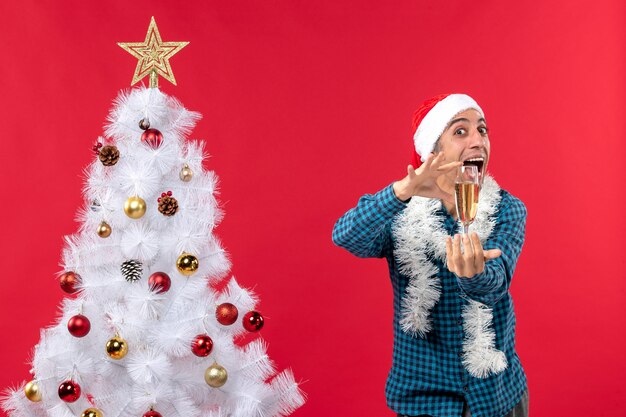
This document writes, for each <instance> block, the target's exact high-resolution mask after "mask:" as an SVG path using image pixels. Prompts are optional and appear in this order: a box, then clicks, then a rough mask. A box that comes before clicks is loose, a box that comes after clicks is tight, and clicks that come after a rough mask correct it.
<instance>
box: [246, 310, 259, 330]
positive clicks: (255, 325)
mask: <svg viewBox="0 0 626 417" xmlns="http://www.w3.org/2000/svg"><path fill="white" fill-rule="evenodd" d="M243 328H244V329H246V330H247V331H249V332H258V331H259V330H261V329H262V328H263V316H262V315H261V313H259V312H258V311H249V312H247V313H246V314H245V315H244V316H243Z"/></svg>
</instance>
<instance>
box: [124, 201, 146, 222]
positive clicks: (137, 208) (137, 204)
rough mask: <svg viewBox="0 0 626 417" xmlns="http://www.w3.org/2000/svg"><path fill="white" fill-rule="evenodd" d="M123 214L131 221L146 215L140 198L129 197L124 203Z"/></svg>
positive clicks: (143, 203)
mask: <svg viewBox="0 0 626 417" xmlns="http://www.w3.org/2000/svg"><path fill="white" fill-rule="evenodd" d="M124 213H126V215H127V216H128V217H130V218H131V219H140V218H142V217H143V215H144V214H146V202H145V201H144V200H143V199H142V198H141V197H137V196H134V197H129V198H128V199H127V200H126V202H125V203H124Z"/></svg>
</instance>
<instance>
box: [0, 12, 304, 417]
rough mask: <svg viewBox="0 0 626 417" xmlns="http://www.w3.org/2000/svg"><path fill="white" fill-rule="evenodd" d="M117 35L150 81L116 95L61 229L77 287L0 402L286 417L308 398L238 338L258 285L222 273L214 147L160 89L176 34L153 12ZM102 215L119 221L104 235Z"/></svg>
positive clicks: (43, 410) (60, 414) (64, 284)
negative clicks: (69, 219) (23, 375)
mask: <svg viewBox="0 0 626 417" xmlns="http://www.w3.org/2000/svg"><path fill="white" fill-rule="evenodd" d="M185 44H186V43H185ZM120 46H123V47H124V48H125V49H126V50H128V51H129V52H131V53H133V54H134V55H135V56H137V57H138V58H139V62H138V63H137V69H136V73H135V77H134V78H133V79H134V82H137V81H138V80H139V79H141V77H143V76H150V86H151V87H150V88H146V87H143V86H141V87H137V88H134V89H132V90H124V91H121V92H120V93H119V95H118V97H117V98H116V99H115V101H114V104H113V107H112V109H111V111H110V113H109V115H108V116H107V121H106V124H105V128H104V129H105V130H104V132H103V134H102V136H101V137H100V138H99V139H98V141H97V143H96V145H95V146H94V153H95V154H97V155H98V156H97V157H96V158H90V162H89V166H88V167H87V169H85V170H84V172H85V174H86V178H85V181H84V184H85V185H84V190H83V201H85V202H86V205H87V206H88V207H87V208H86V209H85V207H81V208H80V209H79V210H80V211H79V213H80V215H79V216H78V218H79V221H80V222H81V224H80V225H79V227H78V228H77V231H76V232H75V233H74V234H72V235H71V236H66V237H65V239H64V247H63V252H62V260H61V268H62V269H61V271H62V272H63V273H62V274H61V275H60V277H59V278H60V279H59V284H60V286H61V288H62V289H63V291H65V292H66V293H68V294H73V296H71V297H67V298H66V299H64V300H63V302H62V304H61V305H60V310H62V314H61V317H62V319H60V320H56V321H55V322H54V323H53V324H52V325H51V326H48V327H46V328H45V329H43V330H42V331H41V333H40V340H39V342H38V343H37V344H36V345H35V348H34V354H33V358H32V375H33V376H32V377H31V378H30V379H32V380H33V381H31V383H30V384H26V387H24V388H22V387H20V388H19V389H9V390H8V393H7V394H8V395H6V396H5V397H3V398H0V405H2V407H3V408H4V409H5V410H6V411H7V417H25V416H29V417H72V416H81V417H113V416H116V417H120V416H124V417H138V416H142V415H143V417H162V416H161V414H160V413H163V415H164V416H165V417H189V416H214V417H217V415H220V416H265V417H284V416H287V415H289V414H291V413H292V412H293V411H294V410H295V409H297V408H298V407H300V406H301V405H303V404H304V401H305V400H304V396H303V394H302V392H301V390H300V387H299V384H298V383H297V382H296V380H295V378H294V376H293V374H292V372H291V371H290V370H289V369H285V370H282V371H280V372H277V371H276V368H275V365H274V363H273V362H272V361H271V360H270V357H269V355H268V353H267V350H266V346H265V343H263V340H262V339H261V338H260V337H256V338H254V340H252V341H250V342H248V341H247V340H248V339H252V338H247V337H240V336H242V333H244V332H246V330H245V329H244V328H242V326H241V325H239V323H240V322H238V320H241V319H242V317H241V316H240V315H239V311H241V312H242V315H243V312H249V313H248V314H247V315H246V317H245V318H244V323H243V325H244V326H245V328H247V329H248V330H250V331H258V330H259V329H260V328H261V326H262V317H261V316H260V314H258V313H256V314H254V313H255V311H256V305H257V302H258V300H257V297H256V295H255V294H253V292H252V291H250V290H248V289H246V288H242V287H240V286H239V284H238V283H237V281H236V280H235V279H234V278H232V277H227V274H228V271H229V270H230V266H231V265H230V261H229V259H228V254H227V253H226V251H225V250H224V249H223V248H222V247H221V244H220V239H219V238H218V236H217V234H216V229H217V226H219V223H220V221H221V219H222V217H223V212H222V210H221V207H220V204H219V203H218V200H217V196H218V194H217V191H216V190H217V175H216V174H215V173H214V172H213V171H210V170H208V169H207V168H206V167H207V166H208V164H207V160H206V155H207V150H208V149H207V148H212V149H216V148H219V146H217V145H216V144H215V143H214V142H211V141H207V142H203V141H196V140H190V139H188V137H189V136H190V135H191V133H192V131H193V128H194V126H195V125H196V123H197V122H198V121H199V120H200V114H199V113H196V112H193V111H190V110H187V109H186V108H185V107H184V106H183V105H182V103H181V102H180V101H179V100H178V99H177V98H175V97H173V96H170V95H168V94H165V93H164V92H163V91H161V90H159V89H158V88H157V82H158V77H159V75H161V76H168V77H171V80H172V81H173V80H174V78H173V74H172V73H171V69H170V68H169V63H168V62H167V60H168V59H169V58H170V57H171V56H172V55H173V53H174V52H176V50H177V49H180V45H178V46H176V45H172V44H170V43H168V42H162V41H161V39H160V36H159V34H158V31H157V30H156V24H155V23H154V20H153V21H152V23H151V27H150V29H149V30H148V34H147V35H146V40H145V41H144V42H142V43H136V44H133V43H124V44H120ZM100 47H101V46H100ZM138 77H139V78H138ZM73 116H74V117H80V115H73ZM155 127H157V128H158V131H157V130H156V129H154V128H155ZM50 128H52V127H50ZM151 129H152V130H151ZM159 131H160V132H159ZM161 132H163V134H161ZM138 133H142V134H145V135H143V136H144V139H143V141H142V140H140V139H141V137H140V136H142V135H140V134H138ZM105 145H106V146H105ZM107 146H108V147H107ZM113 147H114V148H113ZM155 148H156V149H155ZM115 149H117V152H118V153H119V155H118V156H117V157H116V156H115V152H114V150H115ZM70 151H71V150H70V149H67V150H65V151H64V152H65V153H67V152H70ZM121 155H123V156H124V158H121V157H120V156H121ZM101 156H103V157H104V158H103V159H104V160H101V158H100V157H101ZM105 156H106V157H105ZM114 161H116V163H115V165H114V166H111V165H109V166H108V167H105V166H104V165H103V164H105V165H106V164H113V162H114ZM191 167H193V171H192V169H191ZM77 168H78V167H77ZM192 178H193V180H192ZM189 181H191V182H189ZM167 190H172V191H173V192H174V194H175V197H176V199H174V196H173V195H172V193H171V192H166V193H165V195H162V192H163V191H167ZM140 196H141V197H143V198H145V199H146V200H145V201H148V203H149V204H150V210H147V204H146V202H145V201H144V200H143V199H142V198H141V197H140ZM159 196H161V201H157V199H158V197H159ZM129 197H130V198H129ZM157 203H158V204H157ZM156 205H158V207H154V208H153V206H156ZM157 208H158V209H159V212H157ZM174 213H175V215H174V216H172V217H165V216H171V215H172V214H174ZM251 215H254V213H251ZM137 219H138V220H137ZM104 222H106V223H108V224H109V225H110V226H111V228H112V227H113V226H114V227H115V233H112V232H110V236H109V237H108V238H106V239H101V238H99V237H98V236H96V233H94V232H95V231H96V230H95V229H97V228H100V227H102V230H99V233H98V234H99V235H100V236H103V237H104V236H105V235H108V233H109V230H108V229H111V228H107V227H105V226H104V224H103V223H104ZM246 233H250V232H249V231H247V232H246ZM54 250H56V249H54ZM259 250H261V251H263V250H269V249H267V248H261V249H259ZM200 259H201V260H202V264H201V265H200ZM174 264H175V265H174ZM144 272H145V273H146V278H147V279H146V280H145V282H144V280H143V274H144ZM78 273H80V276H79V275H78ZM172 274H176V275H178V276H177V277H173V276H172ZM191 275H193V279H186V277H189V276H191ZM224 280H228V282H223V281H224ZM218 288H220V290H219V291H218ZM78 290H80V291H78ZM235 304H236V306H235ZM214 309H215V310H214ZM77 313H78V314H77ZM213 315H215V319H214V317H213ZM66 329H67V330H66ZM14 356H15V355H14ZM25 356H26V354H25ZM14 359H15V358H14ZM214 359H215V360H214ZM16 360H18V359H16ZM218 360H219V363H217V361H218ZM214 362H215V363H214ZM211 364H212V365H211ZM209 365H211V366H209ZM207 367H208V368H207ZM227 369H228V372H227ZM35 375H36V377H35ZM64 379H67V380H66V381H64V382H63V383H61V385H59V386H58V388H59V389H58V395H59V397H60V398H61V400H59V398H57V396H56V395H54V390H55V389H56V384H58V383H60V382H61V381H63V380H64ZM226 381H228V382H226ZM79 384H80V385H81V386H82V388H83V389H84V391H85V392H84V395H81V386H79ZM224 384H226V385H224ZM210 387H214V388H219V387H223V388H222V389H220V390H219V392H217V391H215V390H212V389H211V388H210ZM207 391H210V392H207ZM38 393H40V394H41V400H40V402H38V403H35V402H33V401H35V400H37V399H38V395H37V394H38ZM25 396H26V398H25ZM27 398H28V399H27ZM63 401H65V402H68V403H69V402H72V401H75V403H74V404H64V403H63ZM83 410H84V411H83ZM157 410H158V411H157ZM81 412H82V414H81Z"/></svg>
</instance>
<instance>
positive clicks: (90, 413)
mask: <svg viewBox="0 0 626 417" xmlns="http://www.w3.org/2000/svg"><path fill="white" fill-rule="evenodd" d="M80 417H103V414H102V411H100V410H98V409H97V408H88V409H86V410H85V411H83V413H82V414H81V415H80Z"/></svg>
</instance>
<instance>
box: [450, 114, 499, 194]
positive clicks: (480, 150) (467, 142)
mask: <svg viewBox="0 0 626 417" xmlns="http://www.w3.org/2000/svg"><path fill="white" fill-rule="evenodd" d="M439 151H443V152H445V157H446V162H453V161H462V162H463V165H476V166H477V167H478V172H479V175H480V182H481V183H482V179H483V175H484V173H485V172H487V163H488V162H489V136H488V129H487V123H486V122H485V119H483V117H482V116H481V115H480V113H479V112H478V111H477V110H474V109H469V110H465V111H462V112H461V113H459V114H457V115H456V116H454V117H453V118H452V120H451V121H450V123H449V124H448V127H447V128H446V130H445V131H444V132H443V133H442V134H441V137H440V139H439ZM455 175H456V173H454V172H452V173H451V175H450V179H452V180H454V176H455Z"/></svg>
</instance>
